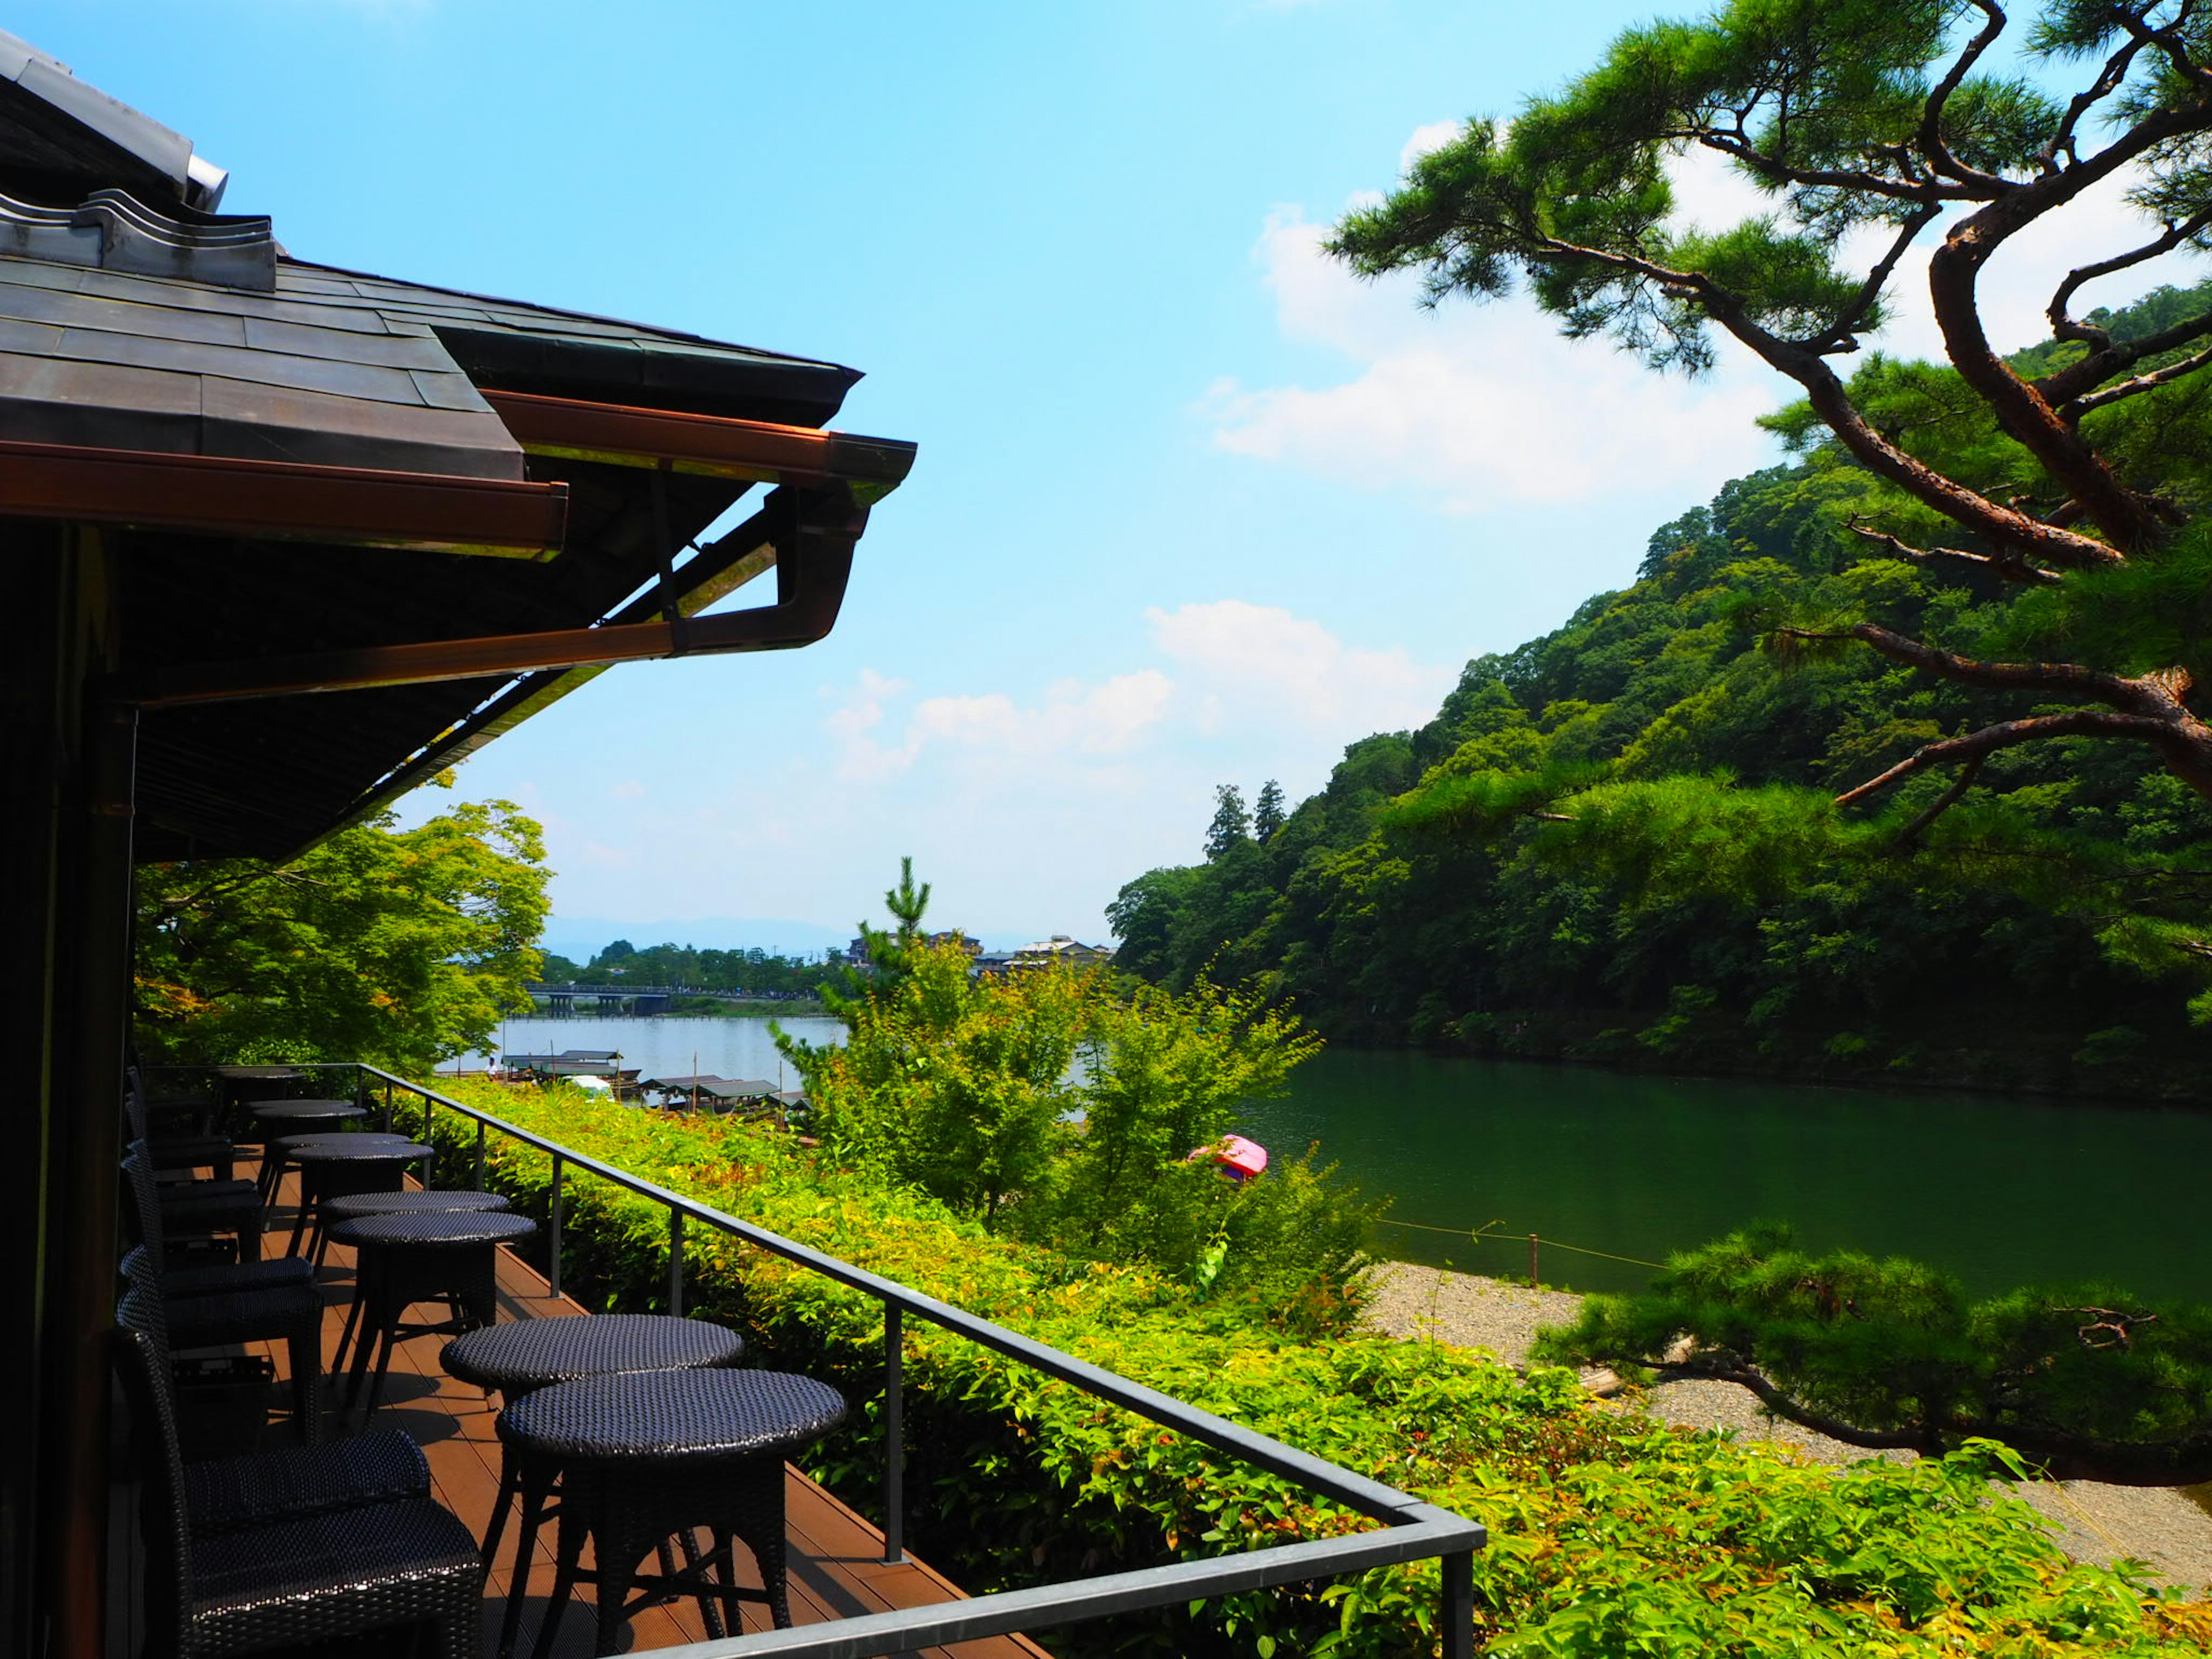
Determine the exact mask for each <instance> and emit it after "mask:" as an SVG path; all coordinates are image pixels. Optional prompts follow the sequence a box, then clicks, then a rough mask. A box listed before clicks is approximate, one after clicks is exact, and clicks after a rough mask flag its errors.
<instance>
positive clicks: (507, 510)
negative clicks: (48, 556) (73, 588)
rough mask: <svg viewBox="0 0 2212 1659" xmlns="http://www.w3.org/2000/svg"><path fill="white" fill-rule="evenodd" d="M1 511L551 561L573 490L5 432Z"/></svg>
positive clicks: (0, 474)
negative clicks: (13, 438)
mask: <svg viewBox="0 0 2212 1659" xmlns="http://www.w3.org/2000/svg"><path fill="white" fill-rule="evenodd" d="M0 514H14V515H15V516H19V517H23V518H35V519H62V520H70V521H71V522H73V523H77V524H116V525H130V526H137V527H140V528H143V529H148V530H196V531H206V532H214V533H216V534H218V535H233V536H252V537H266V538H278V539H284V540H296V541H312V542H343V543H350V544H366V545H368V546H374V547H410V548H427V549H429V550H433V551H436V552H441V553H483V554H489V555H492V556H497V557H502V558H520V559H544V558H550V557H551V556H553V555H554V554H556V553H557V552H559V551H560V550H561V542H562V535H563V533H564V532H565V531H566V529H567V525H568V486H567V485H566V484H559V483H521V482H519V481H511V480H507V479H502V478H466V477H453V476H451V475H448V474H444V473H428V472H386V471H374V470H372V469H369V468H366V467H349V466H313V465H307V464H305V463H302V462H297V461H252V460H244V459H236V458H234V457H230V456H222V455H171V454H164V453H155V452H152V451H148V450H131V449H88V448H84V447H80V446H78V445H75V444H33V443H16V442H7V441H0Z"/></svg>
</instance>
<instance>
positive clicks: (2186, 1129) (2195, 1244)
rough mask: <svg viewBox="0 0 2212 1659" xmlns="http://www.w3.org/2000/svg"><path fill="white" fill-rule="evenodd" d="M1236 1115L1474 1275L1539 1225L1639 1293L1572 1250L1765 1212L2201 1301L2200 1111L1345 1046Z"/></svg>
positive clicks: (1954, 1262) (1391, 1231)
mask: <svg viewBox="0 0 2212 1659" xmlns="http://www.w3.org/2000/svg"><path fill="white" fill-rule="evenodd" d="M1243 1132H1244V1133H1247V1134H1249V1135H1250V1136H1251V1138H1252V1139H1255V1140H1257V1141H1259V1142H1261V1144H1262V1145H1263V1146H1267V1147H1268V1148H1269V1149H1270V1151H1271V1152H1273V1153H1275V1154H1276V1155H1278V1156H1295V1155H1296V1154H1297V1152H1301V1151H1303V1150H1304V1148H1305V1147H1306V1146H1308V1145H1310V1144H1312V1143H1315V1142H1318V1143H1319V1144H1320V1147H1321V1156H1322V1158H1323V1159H1324V1160H1333V1161H1334V1162H1335V1163H1336V1164H1338V1165H1339V1166H1340V1169H1341V1170H1342V1172H1343V1173H1344V1174H1346V1175H1347V1176H1351V1177H1352V1178H1353V1179H1354V1180H1356V1181H1357V1182H1358V1183H1359V1184H1360V1186H1361V1187H1362V1188H1364V1189H1365V1190H1366V1191H1368V1192H1370V1193H1375V1194H1389V1195H1390V1196H1391V1198H1392V1199H1393V1200H1395V1201H1394V1202H1393V1204H1392V1205H1391V1207H1390V1211H1389V1219H1387V1220H1386V1221H1385V1223H1384V1225H1383V1228H1382V1230H1381V1233H1382V1237H1381V1241H1380V1242H1381V1244H1382V1248H1383V1254H1385V1255H1391V1256H1395V1257H1399V1258H1401V1259H1403V1260H1406V1261H1425V1262H1429V1263H1431V1264H1432V1265H1437V1266H1443V1265H1449V1266H1451V1267H1458V1268H1462V1269H1463V1270H1465V1271H1468V1272H1472V1273H1492V1274H1499V1273H1514V1274H1525V1273H1527V1272H1528V1234H1530V1233H1532V1232H1533V1233H1535V1234H1537V1235H1539V1236H1540V1237H1541V1238H1542V1239H1544V1240H1546V1241H1552V1240H1557V1241H1558V1244H1557V1245H1556V1246H1555V1245H1554V1244H1553V1243H1549V1242H1547V1243H1544V1244H1543V1245H1542V1246H1541V1258H1540V1269H1539V1271H1540V1272H1541V1275H1542V1278H1543V1280H1544V1282H1545V1283H1547V1284H1552V1285H1564V1286H1566V1287H1569V1288H1571V1289H1575V1290H1597V1291H1626V1290H1634V1289H1637V1288H1639V1287H1640V1286H1641V1285H1643V1284H1644V1280H1645V1279H1646V1278H1647V1277H1648V1275H1649V1273H1650V1269H1649V1268H1647V1267H1640V1266H1636V1265H1633V1264H1631V1263H1628V1262H1622V1261H1611V1260H1608V1259H1607V1257H1605V1256H1601V1255H1582V1254H1577V1253H1576V1252H1574V1251H1571V1250H1569V1249H1565V1248H1564V1247H1565V1246H1566V1245H1578V1246H1580V1247H1582V1249H1583V1250H1601V1251H1606V1252H1608V1253H1610V1255H1615V1256H1636V1257H1641V1258H1643V1259H1644V1260H1645V1261H1662V1260H1664V1259H1665V1257H1666V1255H1667V1253H1668V1251H1669V1250H1670V1249H1684V1248H1686V1247H1688V1246H1691V1245H1694V1244H1698V1243H1703V1242H1704V1241H1705V1240H1707V1239H1711V1238H1716V1237H1719V1236H1720V1235H1721V1234H1723V1233H1724V1232H1726V1231H1729V1229H1730V1228H1732V1227H1737V1226H1741V1225H1743V1224H1744V1223H1746V1222H1748V1221H1752V1220H1755V1219H1774V1220H1781V1221H1787V1222H1790V1223H1791V1224H1792V1225H1795V1226H1796V1229H1797V1235H1798V1238H1799V1240H1800V1241H1801V1242H1802V1243H1804V1244H1805V1245H1807V1246H1808V1247H1811V1248H1814V1249H1855V1250H1862V1251H1864V1252H1866V1253H1867V1254H1869V1255H1906V1256H1912V1257H1915V1258H1917V1259H1918V1260H1921V1261H1928V1262H1930V1263H1933V1264H1935V1265H1936V1266H1938V1267H1942V1268H1944V1269H1946V1270H1948V1271H1949V1272H1951V1273H1956V1274H1957V1275H1958V1276H1959V1277H1960V1279H1963V1280H1964V1281H1965V1283H1966V1286H1967V1288H1968V1289H1969V1291H1972V1292H1975V1293H1977V1294H1988V1293H1993V1292H1996V1291H2003V1290H2008V1289H2011V1288H2014V1287H2015V1286H2018V1285H2032V1284H2043V1283H2054V1282H2065V1281H2068V1280H2075V1279H2107V1280H2111V1281H2112V1282H2114V1283H2117V1284H2118V1285H2121V1286H2123V1287H2124V1288H2126V1289H2129V1290H2131V1291H2135V1292H2136V1294H2137V1295H2140V1296H2143V1297H2151V1298H2154V1299H2165V1298H2174V1299H2182V1300H2190V1301H2212V1259H2208V1256H2209V1255H2212V1253H2208V1249H2207V1238H2206V1229H2207V1224H2208V1221H2212V1205H2208V1202H2207V1199H2208V1194H2207V1192H2206V1179H2207V1175H2208V1172H2212V1114H2208V1113H2206V1112H2203V1111H2202V1110H2195V1109H2183V1108H2170V1109H2169V1108H2160V1107H2150V1106H2132V1105H2125V1104H2106V1103H2086V1102H2064V1103H2061V1102H2055V1101H2051V1100H2046V1099H2037V1098H2011V1097H2002V1096H1996V1095H1980V1094H1953V1093H1936V1092H1919V1091H1876V1090H1867V1089H1828V1088H1809V1087H1806V1086H1803V1085H1791V1084H1783V1083H1759V1082H1745V1081H1741V1080H1735V1079H1714V1080H1706V1079H1692V1078H1671V1077H1651V1076H1644V1075H1638V1074H1636V1073H1624V1072H1612V1071H1605V1070H1601V1069H1595V1068H1588V1067H1581V1066H1543V1065H1535V1064H1530V1063H1527V1062H1522V1061H1513V1060H1467V1059H1457V1058H1449V1057H1443V1056H1437V1055H1431V1054H1413V1053H1405V1052H1398V1051H1381V1052H1377V1051H1367V1050H1358V1049H1333V1050H1330V1051H1328V1052H1326V1053H1324V1054H1321V1055H1320V1056H1318V1057H1317V1058H1316V1059H1315V1060H1312V1061H1311V1062H1310V1063H1309V1064H1308V1065H1306V1066H1302V1067H1301V1068H1300V1069H1299V1070H1298V1072H1297V1075H1296V1079H1295V1080H1294V1082H1293V1084H1292V1085H1291V1093H1290V1094H1289V1095H1288V1096H1287V1097H1284V1098H1282V1099H1278V1100H1272V1101H1264V1102H1259V1103H1255V1104H1253V1105H1251V1106H1249V1107H1247V1108H1246V1109H1245V1112H1244V1121H1243ZM1492 1223H1496V1224H1498V1225H1495V1226H1492V1225H1488V1224H1492ZM1411 1224H1419V1225H1411ZM1479 1228H1480V1229H1484V1230H1486V1231H1491V1232H1504V1233H1507V1234H1510V1235H1511V1237H1510V1238H1507V1239H1503V1240H1488V1239H1486V1240H1485V1241H1484V1242H1482V1243H1475V1242H1474V1240H1473V1238H1472V1237H1471V1234H1472V1233H1473V1232H1474V1231H1475V1230H1476V1229H1479ZM1431 1229H1434V1230H1440V1231H1431Z"/></svg>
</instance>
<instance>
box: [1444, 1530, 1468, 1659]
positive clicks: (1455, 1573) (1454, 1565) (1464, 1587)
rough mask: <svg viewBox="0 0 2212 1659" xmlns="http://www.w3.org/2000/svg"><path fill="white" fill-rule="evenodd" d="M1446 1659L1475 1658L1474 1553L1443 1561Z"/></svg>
mask: <svg viewBox="0 0 2212 1659" xmlns="http://www.w3.org/2000/svg"><path fill="white" fill-rule="evenodd" d="M1443 1569H1444V1604H1443V1638H1444V1656H1443V1659H1474V1552H1473V1551H1472V1550H1462V1551H1460V1552H1459V1553H1457V1554H1456V1555H1447V1556H1445V1557H1444V1558H1443Z"/></svg>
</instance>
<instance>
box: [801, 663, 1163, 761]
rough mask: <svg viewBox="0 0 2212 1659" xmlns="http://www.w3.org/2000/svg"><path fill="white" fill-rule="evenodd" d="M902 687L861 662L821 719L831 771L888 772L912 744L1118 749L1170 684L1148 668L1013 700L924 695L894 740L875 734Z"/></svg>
mask: <svg viewBox="0 0 2212 1659" xmlns="http://www.w3.org/2000/svg"><path fill="white" fill-rule="evenodd" d="M904 690H907V684H906V682H904V681H900V680H886V679H884V678H883V677H881V676H880V675H878V674H876V673H875V672H874V671H872V670H868V671H863V672H862V674H861V676H860V684H859V685H858V686H857V688H856V689H855V690H854V692H853V693H852V694H851V695H850V696H848V699H847V700H846V702H844V703H842V705H841V706H840V707H839V708H838V709H837V711H836V713H835V714H831V715H830V716H829V720H826V721H825V722H824V725H825V726H827V727H828V729H829V733H830V735H831V736H832V737H833V738H836V739H837V741H838V745H839V755H838V767H837V770H838V775H839V776H841V777H844V778H847V779H851V780H855V781H867V780H871V779H879V778H884V777H889V776H890V775H893V774H896V773H899V772H903V771H905V770H907V769H909V768H911V767H912V766H913V765H914V763H915V762H916V761H917V760H919V759H920V758H921V754H922V751H923V750H926V749H929V748H931V747H933V746H939V747H943V748H945V749H948V750H952V751H954V752H956V753H959V754H963V755H965V756H966V757H970V758H971V759H980V760H982V761H985V762H987V763H994V762H995V763H1036V762H1039V761H1041V760H1044V759H1054V760H1059V761H1065V760H1066V759H1067V758H1068V757H1075V756H1083V757H1101V756H1114V755H1119V754H1121V753H1123V752H1124V751H1126V750H1128V749H1129V748H1130V746H1131V745H1132V744H1133V743H1135V742H1136V740H1137V739H1138V738H1139V736H1140V735H1141V734H1142V733H1143V732H1145V731H1146V729H1147V728H1148V727H1150V726H1152V725H1154V724H1155V723H1156V722H1158V720H1160V718H1161V717H1162V715H1163V714H1164V713H1165V711H1166V708H1167V705H1168V702H1169V699H1170V696H1172V695H1173V692H1174V690H1175V686H1174V683H1173V682H1172V681H1170V679H1169V678H1168V677H1167V676H1166V675H1164V674H1163V673H1161V672H1160V671H1158V669H1152V668H1147V669H1143V670H1140V671H1138V672H1136V673H1133V674H1121V675H1116V676H1115V677H1114V678H1110V679H1108V680H1105V681H1103V682H1102V683H1100V684H1097V685H1091V686H1085V684H1082V683H1081V682H1080V681H1079V680H1073V679H1068V680H1060V681H1058V682H1056V683H1055V684H1052V685H1050V686H1048V687H1047V688H1046V690H1045V692H1044V695H1043V696H1042V698H1040V699H1039V700H1038V701H1037V702H1034V703H1030V704H1022V703H1018V702H1015V701H1014V699H1013V698H1012V697H1010V696H1007V695H1006V693H1005V692H1003V691H993V692H987V693H983V694H981V695H948V696H933V697H926V698H924V699H923V700H922V701H921V702H919V703H917V704H915V707H914V708H913V709H912V710H911V711H910V712H909V713H908V715H907V717H906V721H905V726H904V729H903V731H902V733H901V735H900V737H899V738H898V739H897V741H896V742H889V743H887V742H884V741H883V740H882V739H881V738H879V737H878V734H877V728H878V727H879V726H883V725H884V721H885V719H886V716H887V713H888V711H887V708H886V706H885V705H886V704H887V703H888V702H891V701H893V700H894V699H895V698H896V696H898V695H899V694H901V693H902V692H903V691H904Z"/></svg>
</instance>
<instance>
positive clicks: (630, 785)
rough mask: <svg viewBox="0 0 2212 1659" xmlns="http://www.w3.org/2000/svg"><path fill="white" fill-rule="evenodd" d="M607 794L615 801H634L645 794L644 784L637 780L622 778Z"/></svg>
mask: <svg viewBox="0 0 2212 1659" xmlns="http://www.w3.org/2000/svg"><path fill="white" fill-rule="evenodd" d="M607 793H609V794H610V795H612V796H613V797H614V798H615V799H617V800H635V799H638V797H640V796H641V795H642V794H644V793H645V784H644V782H643V781H641V780H640V779H637V778H624V779H623V781H621V782H620V783H618V784H617V785H615V787H613V788H611V789H610V790H608V791H607Z"/></svg>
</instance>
